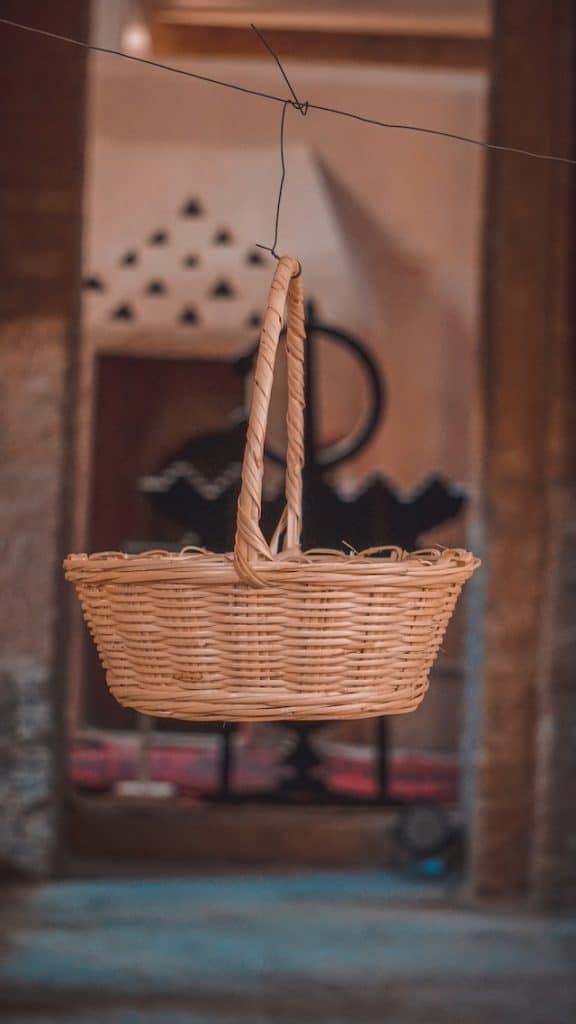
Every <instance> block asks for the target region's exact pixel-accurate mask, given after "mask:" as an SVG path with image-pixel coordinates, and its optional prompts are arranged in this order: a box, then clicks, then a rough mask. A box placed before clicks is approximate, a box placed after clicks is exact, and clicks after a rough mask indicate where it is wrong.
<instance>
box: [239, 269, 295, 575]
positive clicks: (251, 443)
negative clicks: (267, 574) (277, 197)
mask: <svg viewBox="0 0 576 1024" xmlns="http://www.w3.org/2000/svg"><path fill="white" fill-rule="evenodd" d="M285 309H287V324H286V356H287V367H288V409H287V412H286V427H287V435H288V449H287V454H286V482H285V493H286V510H285V523H286V530H285V536H284V550H288V549H292V548H294V549H297V550H298V549H299V547H300V534H301V528H302V526H301V524H302V466H303V463H304V297H303V289H302V275H301V268H300V264H299V262H298V260H296V259H294V258H293V257H292V256H283V257H282V259H281V260H280V261H279V262H278V265H277V267H276V271H275V273H274V277H273V279H272V284H271V286H270V293H269V296H268V307H267V309H266V313H265V315H264V321H263V323H262V330H261V332H260V343H259V348H258V357H257V360H256V370H255V373H254V385H253V388H252V402H251V406H250V416H249V419H248V429H247V432H246V447H245V450H244V461H243V463H242V484H241V488H240V496H239V498H238V510H237V517H236V539H235V542H234V565H235V567H236V572H237V573H238V576H239V577H240V579H241V580H242V581H243V582H244V583H250V584H251V585H252V586H255V587H259V586H263V585H264V580H263V579H262V578H261V577H260V576H259V575H258V573H257V572H256V570H255V568H254V562H255V561H256V560H257V559H258V558H263V559H265V560H268V561H271V560H272V559H273V558H274V554H273V552H272V550H271V549H270V545H269V544H267V542H266V540H265V538H264V536H263V534H262V531H261V529H260V514H261V508H262V480H263V476H264V441H265V438H266V426H267V423H268V413H269V409H270V396H271V393H272V382H273V379H274V364H275V361H276V352H277V349H278V342H279V340H280V333H281V330H282V324H283V321H284V310H285ZM283 517H284V514H283Z"/></svg>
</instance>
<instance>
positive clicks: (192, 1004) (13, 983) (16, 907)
mask: <svg viewBox="0 0 576 1024" xmlns="http://www.w3.org/2000/svg"><path fill="white" fill-rule="evenodd" d="M0 898H1V899H2V916H3V918H4V924H5V935H6V939H5V948H4V951H3V952H4V956H3V966H2V969H1V972H0V977H1V982H2V984H1V988H0V991H1V993H2V994H1V996H0V1019H1V1020H2V1021H7V1022H11V1021H13V1022H14V1024H16V1022H17V1024H48V1022H61V1024H64V1022H66V1024H270V1022H272V1021H274V1022H278V1024H312V1022H314V1024H382V1022H384V1021H385V1022H387V1024H388V1022H389V1024H480V1022H482V1024H486V1021H490V1022H494V1024H569V1022H570V1024H573V1022H574V1021H575V1020H576V976H575V970H576V966H575V965H576V920H575V919H574V918H567V917H557V918H552V917H539V916H536V915H531V914H527V913H511V912H498V913H496V912H479V911H475V910H473V909H466V908H463V907H458V906H455V905H449V903H448V902H447V899H446V893H445V892H443V891H442V889H441V888H440V887H439V886H438V885H437V884H434V885H431V884H426V885H422V884H420V883H414V882H409V881H400V880H399V879H398V878H395V877H394V876H392V875H390V874H386V873H383V872H380V873H351V872H340V873H310V874H306V875H298V876H294V875H292V876H288V875H285V876H274V877H270V876H259V877H254V876H251V877H249V876H244V877H234V878H230V877H222V878H217V879H214V878H212V879H206V878H172V879H158V878H156V879H150V878H149V879H147V880H122V879H116V880H97V881H69V882H57V883H53V884H50V885H45V886H42V887H38V888H34V889H29V890H6V889H5V890H3V892H2V893H0Z"/></svg>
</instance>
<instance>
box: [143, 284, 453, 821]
mask: <svg viewBox="0 0 576 1024" xmlns="http://www.w3.org/2000/svg"><path fill="white" fill-rule="evenodd" d="M305 328H306V337H307V344H306V346H305V353H306V366H305V371H306V373H305V380H306V409H305V417H304V451H305V466H304V507H303V536H302V543H303V547H304V548H310V547H317V546H321V547H333V548H340V547H341V546H342V543H343V542H346V543H347V544H349V545H351V546H352V547H354V548H356V549H358V550H361V549H362V548H367V547H372V546H377V545H383V544H395V545H399V546H401V547H403V548H407V549H413V548H415V547H418V546H420V541H419V537H420V535H421V534H423V533H425V532H427V531H428V530H430V529H432V527H435V526H438V525H439V524H441V523H443V522H446V521H447V520H449V519H452V518H454V517H455V516H457V515H458V513H459V512H460V510H461V509H462V507H463V504H464V501H465V497H464V494H463V493H462V491H461V490H460V489H458V488H455V487H453V486H452V485H450V484H449V483H448V482H446V481H445V480H443V479H442V478H440V477H438V476H433V477H431V478H429V479H428V480H427V481H426V482H425V483H424V484H423V485H422V486H421V487H420V488H418V489H417V491H416V492H415V493H414V494H412V495H410V496H409V497H407V498H406V497H401V496H400V495H398V493H397V492H396V490H395V488H394V487H393V486H392V484H391V483H390V481H389V480H388V479H387V478H385V477H383V476H382V475H380V474H374V475H373V476H372V477H370V478H369V480H368V481H367V482H366V483H365V484H364V486H363V488H362V489H361V490H360V491H359V492H358V493H357V494H356V495H355V496H354V497H353V498H351V499H347V498H344V497H343V496H342V495H341V494H340V493H339V491H338V488H337V487H336V486H335V485H334V484H333V483H331V482H328V481H327V480H326V473H327V471H328V470H332V469H334V468H335V467H336V466H339V465H342V463H343V462H345V461H346V460H348V459H351V458H352V457H354V456H355V455H357V454H358V453H359V452H360V451H361V449H362V448H363V447H364V446H365V445H366V444H368V442H369V441H370V439H371V438H372V437H373V435H374V433H375V431H376V430H377V429H378V428H379V427H380V425H381V423H382V419H383V417H384V415H385V408H386V390H385V386H384V382H383V380H382V377H381V374H380V373H379V371H378V367H377V365H376V363H375V361H374V359H373V358H372V356H371V355H370V353H369V351H368V350H367V348H366V347H365V345H364V344H363V343H362V342H361V341H359V340H358V339H357V338H355V337H353V336H352V335H350V334H348V333H346V332H344V331H342V330H341V329H340V328H337V327H333V326H331V325H329V324H325V323H323V322H322V320H321V319H320V318H319V317H318V315H317V311H316V308H315V306H314V304H313V303H308V305H307V308H306V321H305ZM319 338H324V339H326V340H328V341H329V342H334V343H336V344H338V345H340V346H344V347H345V348H346V349H347V350H348V351H349V352H351V353H352V355H353V356H354V358H355V359H356V360H357V361H358V362H359V363H360V365H361V367H362V370H363V372H364V376H365V379H366V381H367V384H368V396H369V397H368V403H367V408H366V415H365V418H364V421H363V423H362V424H361V425H360V427H359V428H358V429H357V430H356V432H355V433H354V434H353V435H352V437H349V438H346V439H344V440H342V441H339V442H338V443H337V444H335V445H332V446H330V447H329V448H325V449H324V450H321V449H320V447H319V444H318V442H317V436H318V432H317V424H316V419H315V413H316V408H317V405H316V401H315V393H316V386H317V372H316V358H317V342H318V339H319ZM256 353H257V346H254V347H253V348H252V349H251V351H250V352H248V353H247V354H246V355H245V356H243V357H242V358H241V359H239V360H237V361H236V363H235V367H236V369H237V371H238V372H239V373H241V374H242V375H247V374H248V373H249V372H250V371H251V370H252V366H253V363H254V359H255V356H256ZM245 430H246V420H245V418H243V419H241V420H240V421H239V422H238V423H237V425H236V426H235V427H233V428H232V429H231V430H230V431H228V432H226V433H220V434H211V435H206V436H204V437H202V438H195V439H193V440H191V441H190V442H189V443H188V444H187V445H185V446H184V447H183V448H182V449H180V450H179V451H178V452H176V453H174V454H173V455H172V456H171V458H170V459H169V461H168V463H167V464H165V465H164V466H163V467H162V468H161V470H160V472H159V473H157V474H156V475H155V476H153V477H148V478H146V480H144V481H142V489H143V490H144V491H145V493H146V494H147V495H148V496H149V498H150V500H151V501H152V502H153V504H154V506H155V507H156V509H157V510H158V511H159V512H161V513H162V514H163V515H165V516H168V518H170V519H171V520H172V521H175V522H177V523H178V524H179V525H180V526H181V527H183V528H184V529H185V530H186V531H187V535H188V537H190V534H191V533H192V535H193V538H194V539H195V540H196V542H197V543H200V544H202V545H204V546H206V547H207V548H209V549H211V550H224V551H225V550H230V547H231V545H232V540H233V536H234V522H235V512H236V500H237V494H238V489H239V483H240V471H241V460H242V453H243V448H244V438H245ZM266 455H267V457H268V458H269V459H270V460H271V461H273V462H275V463H277V464H280V465H284V459H283V458H282V456H280V455H279V454H278V453H276V452H274V451H272V450H270V449H266ZM283 506H284V496H283V494H282V493H278V495H277V496H276V497H275V498H273V499H272V500H268V501H263V505H262V526H263V529H264V532H265V533H266V532H268V534H270V533H271V532H272V530H273V529H274V527H275V525H276V523H277V521H278V519H279V517H280V514H281V512H282V509H283ZM281 724H282V727H283V728H284V729H286V730H288V731H289V732H290V733H292V735H293V737H294V745H293V747H292V749H291V750H290V753H289V754H288V755H287V757H286V758H285V760H284V761H283V762H282V768H283V778H282V780H281V781H280V783H279V784H278V785H277V786H276V787H275V788H273V789H271V790H269V791H267V792H265V793H258V794H254V793H250V794H243V793H240V792H238V791H237V788H236V787H235V786H234V782H233V779H234V764H233V754H234V744H233V735H232V733H233V727H230V726H226V727H225V728H224V730H223V733H222V752H221V762H220V778H219V792H218V795H217V799H220V800H225V801H232V802H239V801H243V800H250V801H254V800H258V801H270V800H272V801H275V802H286V803H295V802H314V803H358V804H373V805H375V806H382V805H383V804H389V803H397V801H392V800H391V799H390V794H389V787H388V751H387V746H388V745H387V723H386V721H385V719H377V720H376V722H375V749H376V758H375V773H376V797H375V798H370V799H363V798H358V797H348V796H345V795H342V794H340V793H336V792H334V791H332V790H331V789H330V788H329V787H328V786H327V784H326V783H325V781H324V779H323V778H322V758H321V755H320V754H319V752H318V751H317V749H316V748H315V746H314V739H313V737H314V736H315V735H316V734H317V733H318V732H319V731H320V730H321V729H322V728H324V727H325V726H326V725H327V724H329V723H327V722H289V721H288V722H282V723H281Z"/></svg>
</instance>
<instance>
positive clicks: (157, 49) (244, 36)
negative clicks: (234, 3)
mask: <svg viewBox="0 0 576 1024" xmlns="http://www.w3.org/2000/svg"><path fill="white" fill-rule="evenodd" d="M150 28H151V37H152V49H153V52H154V54H156V55H158V56H162V57H166V56H171V57H184V56H185V57H231V58H238V57H240V58H247V59H250V60H268V61H269V60H270V56H269V54H267V53H266V51H265V50H264V49H263V48H262V46H260V45H259V43H258V40H257V39H255V37H254V34H253V33H252V32H250V31H248V30H247V28H246V27H239V26H222V25H196V24H189V23H186V22H178V21H176V20H174V19H170V20H164V19H163V18H162V17H161V15H157V16H153V17H152V21H151V26H150ZM266 38H267V40H268V41H269V43H270V45H271V46H272V47H273V48H274V49H275V50H276V52H277V53H279V54H282V55H289V56H290V59H291V60H305V61H320V62H331V63H340V62H342V63H359V64H362V63H373V64H401V65H402V64H404V65H414V66H418V67H443V68H484V67H486V64H487V54H488V42H487V40H486V38H484V37H482V36H458V35H452V34H450V33H444V34H442V33H440V34H417V33H409V32H404V33H402V32H391V33H388V32H386V33H384V32H368V31H364V32H362V31H359V32H341V31H337V32H335V31H309V30H298V29H294V28H291V29H278V28H271V29H266Z"/></svg>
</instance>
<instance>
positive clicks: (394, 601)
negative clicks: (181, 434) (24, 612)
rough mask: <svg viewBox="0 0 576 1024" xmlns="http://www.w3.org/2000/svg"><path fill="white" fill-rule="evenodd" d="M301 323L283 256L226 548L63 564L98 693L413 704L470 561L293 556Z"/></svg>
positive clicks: (245, 714) (255, 704) (316, 713)
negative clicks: (268, 486) (96, 659)
mask: <svg viewBox="0 0 576 1024" xmlns="http://www.w3.org/2000/svg"><path fill="white" fill-rule="evenodd" d="M286 304H287V313H288V316H287V337H286V347H287V365H288V412H287V428H288V452H287V471H286V508H285V512H284V514H283V516H282V518H281V520H280V523H279V524H278V527H277V529H276V531H275V534H274V537H273V538H272V541H271V542H270V543H269V544H268V543H267V541H266V540H265V538H264V537H263V535H262V532H261V530H260V526H259V520H260V505H261V494H262V477H263V464H264V438H265V432H266V423H267V418H268V409H269V404H270V393H271V388H272V379H273V374H274V360H275V354H276V349H277V346H278V341H279V337H280V331H281V327H282V323H283V318H284V308H285V305H286ZM303 321H304V316H303V297H302V279H301V274H300V268H299V264H298V263H297V261H296V260H294V259H292V258H290V257H284V258H283V259H282V260H281V261H280V263H279V264H278V267H277V269H276V273H275V275H274V280H273V282H272V288H271V292H270V298H269V305H268V309H267V311H266V315H265V317H264V322H263V328H262V334H261V339H260V349H259V353H258V361H257V366H256V371H255V378H254V387H253V395H252V407H251V410H250V419H249V425H248V431H247V439H246V451H245V455H244V463H243V469H242V487H241V493H240V497H239V500H238V517H237V531H236V539H235V546H234V552H233V554H230V555H219V554H212V553H210V552H206V551H203V550H198V549H191V548H185V549H183V551H181V552H180V553H179V554H177V555H174V554H170V553H168V552H165V551H156V552H145V553H143V554H140V555H125V554H122V553H119V552H109V553H108V552H107V553H102V554H96V555H91V556H87V555H70V556H69V557H68V558H67V559H66V561H65V563H64V564H65V570H66V576H67V578H68V579H70V580H72V581H73V582H74V584H75V586H76V589H77V592H78V596H79V598H80V602H81V605H82V609H83V612H84V617H85V619H86V622H87V624H88V627H89V629H90V631H91V633H92V636H93V638H94V640H95V643H96V646H97V648H98V651H99V654H100V658H101V660H102V663H103V665H104V668H105V670H106V676H107V681H108V685H109V687H110V690H111V692H112V693H113V695H114V696H115V697H116V699H117V700H118V701H119V702H120V703H121V704H124V705H126V706H127V707H131V708H135V709H137V710H138V711H140V712H142V713H144V714H147V715H155V716H160V717H171V718H177V719H191V720H197V721H200V720H225V721H258V720H260V721H266V720H275V719H288V718H296V719H315V718H316V719H329V718H339V719H343V718H363V717H370V716H373V715H384V714H398V713H402V712H408V711H412V710H414V709H415V708H416V707H417V706H418V704H419V703H420V701H421V700H422V697H423V696H424V694H425V692H426V689H427V687H428V674H429V671H430V668H431V666H432V664H433V662H434V659H435V657H436V654H437V652H438V649H439V646H440V643H441V641H442V637H443V635H444V632H445V630H446V626H447V624H448V622H449V620H450V617H451V615H452V611H453V609H454V605H455V603H456V600H457V598H458V595H459V593H460V590H461V589H462V586H463V584H464V582H465V581H466V580H467V579H468V578H469V577H470V576H471V575H472V573H473V571H474V569H475V568H476V567H477V565H478V564H479V563H478V560H477V559H476V558H474V556H473V555H471V554H470V553H468V552H466V551H461V550H456V549H451V550H431V551H421V552H414V553H410V554H408V553H406V552H403V551H401V550H400V549H398V548H382V549H378V550H373V551H368V552H361V553H351V554H344V553H342V552H337V551H315V552H302V551H301V550H300V547H299V540H300V532H301V507H302V461H303V446H302V436H303V393H304V380H303V358H304V351H303V345H304V330H303ZM281 537H283V539H284V542H283V548H282V550H281V551H278V546H279V541H280V538H281ZM375 556H376V557H375Z"/></svg>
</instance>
